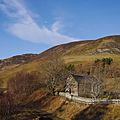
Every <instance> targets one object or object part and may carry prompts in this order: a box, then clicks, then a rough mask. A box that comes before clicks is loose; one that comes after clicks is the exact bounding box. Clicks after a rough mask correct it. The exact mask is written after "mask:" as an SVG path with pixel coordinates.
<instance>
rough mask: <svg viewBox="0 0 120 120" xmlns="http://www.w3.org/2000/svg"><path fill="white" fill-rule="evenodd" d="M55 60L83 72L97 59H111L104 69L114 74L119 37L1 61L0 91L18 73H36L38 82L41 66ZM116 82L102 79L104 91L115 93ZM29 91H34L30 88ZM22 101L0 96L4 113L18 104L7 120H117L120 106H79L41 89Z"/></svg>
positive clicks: (118, 61) (118, 58) (119, 51)
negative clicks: (104, 86) (50, 119)
mask: <svg viewBox="0 0 120 120" xmlns="http://www.w3.org/2000/svg"><path fill="white" fill-rule="evenodd" d="M55 57H58V58H62V59H63V60H64V62H65V64H66V65H69V64H73V65H75V67H76V66H79V65H82V67H81V66H79V69H80V70H81V69H82V70H84V72H86V71H87V70H88V69H89V66H91V65H93V64H94V63H95V60H96V59H102V58H109V57H110V58H112V59H113V63H112V65H111V66H109V67H108V66H107V67H108V68H110V70H111V72H112V73H114V70H116V69H120V36H119V35H118V36H108V37H104V38H100V39H97V40H85V41H77V42H71V43H67V44H62V45H58V46H55V47H53V48H50V49H48V50H46V51H44V52H43V53H40V54H35V55H34V54H24V55H18V56H14V57H11V58H8V59H4V60H1V61H0V81H2V82H0V83H3V84H1V87H4V88H7V82H8V81H9V80H10V78H12V77H14V76H15V75H16V73H17V72H19V71H23V72H24V71H25V72H30V73H31V72H33V73H34V72H38V74H39V76H40V78H41V77H42V76H44V75H45V73H43V67H42V65H43V64H46V63H47V61H49V60H50V59H54V58H55ZM87 72H88V71H87ZM87 72H86V73H87ZM28 75H29V74H28ZM18 77H19V76H18ZM22 77H23V78H24V80H25V76H24V75H23V76H22ZM29 77H30V79H31V78H32V79H33V78H34V79H35V80H36V77H33V76H29ZM115 79H116V78H114V76H110V75H108V76H107V78H106V79H104V81H103V83H104V84H105V85H106V90H107V91H109V92H114V88H116V86H117V83H116V82H115ZM118 79H119V78H118ZM40 80H41V81H42V82H45V81H44V80H43V79H40ZM19 82H21V81H19ZM23 83H25V82H23ZM19 84H20V83H19ZM11 85H12V83H11ZM15 87H16V86H15ZM20 87H21V88H22V87H23V84H20ZM28 87H32V88H34V87H33V86H28ZM11 88H13V86H11ZM15 89H16V88H15ZM25 89H26V88H25ZM20 90H21V89H20ZM23 91H24V89H23ZM18 93H19V92H18ZM5 94H6V93H5ZM8 95H9V94H8ZM16 95H18V94H17V93H16ZM19 95H21V96H22V95H23V98H24V96H25V94H24V93H22V94H21V93H19ZM7 97H8V98H9V99H10V98H11V99H10V102H8V98H7ZM15 98H17V99H15ZM21 98H22V97H21ZM21 98H20V96H16V97H15V96H13V98H12V97H10V96H7V94H6V95H5V96H3V98H2V96H0V103H1V105H2V106H3V108H5V109H7V108H6V107H7V106H5V105H8V104H9V105H11V107H10V108H9V109H10V110H11V109H12V107H13V106H12V104H13V103H14V102H13V100H14V99H15V105H17V104H18V103H19V104H18V106H17V108H14V107H13V108H14V110H13V111H14V112H13V113H10V114H11V115H10V116H7V117H10V118H9V119H13V120H14V119H15V120H16V119H18V120H19V119H35V118H37V117H38V116H39V117H40V116H41V118H42V117H45V118H46V117H47V118H52V119H53V120H54V119H55V120H60V119H61V120H71V119H73V120H83V119H85V120H93V119H96V120H108V119H111V120H117V119H119V118H120V116H119V115H120V114H119V111H120V106H119V105H117V104H116V105H112V104H109V105H99V104H98V105H85V104H79V103H75V102H73V101H68V100H67V99H66V98H64V97H60V96H52V95H50V94H48V93H47V92H46V91H44V90H43V89H40V88H39V89H35V90H34V91H32V92H31V94H29V95H28V96H27V98H24V99H23V98H22V99H21ZM20 100H22V103H20V102H19V101H20ZM3 103H6V104H3ZM9 105H8V106H9ZM15 107H16V106H15ZM1 108H2V107H1ZM0 117H1V114H0ZM47 118H46V119H47ZM3 120H4V119H3Z"/></svg>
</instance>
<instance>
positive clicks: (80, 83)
mask: <svg viewBox="0 0 120 120" xmlns="http://www.w3.org/2000/svg"><path fill="white" fill-rule="evenodd" d="M65 91H66V92H69V93H70V94H71V95H73V96H81V97H97V96H99V95H100V93H101V82H100V81H98V80H97V79H96V78H95V77H93V76H85V75H70V76H69V77H68V78H67V82H66V89H65Z"/></svg>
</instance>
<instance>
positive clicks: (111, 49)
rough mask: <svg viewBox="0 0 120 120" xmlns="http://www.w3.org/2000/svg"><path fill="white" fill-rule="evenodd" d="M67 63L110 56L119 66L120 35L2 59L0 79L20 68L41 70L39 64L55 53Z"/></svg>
mask: <svg viewBox="0 0 120 120" xmlns="http://www.w3.org/2000/svg"><path fill="white" fill-rule="evenodd" d="M56 54H57V56H60V57H61V58H62V59H64V61H65V63H67V64H69V63H72V64H81V63H82V64H83V65H85V64H91V63H93V62H94V60H95V59H97V58H103V57H112V58H113V60H114V64H117V66H118V67H119V68H120V35H117V36H108V37H104V38H101V39H97V40H86V41H78V42H71V43H67V44H62V45H58V46H55V47H53V48H50V49H48V50H46V51H45V52H43V53H41V54H39V55H32V54H30V55H22V56H15V57H12V58H9V59H6V60H3V62H1V63H7V65H6V64H2V69H1V70H0V80H3V81H5V82H4V84H3V85H4V86H6V82H7V81H8V79H9V78H11V77H12V76H13V75H15V73H16V72H18V71H20V70H25V71H29V72H31V71H42V69H41V68H40V65H41V64H43V63H45V62H46V61H48V60H49V59H50V58H51V57H52V56H54V55H56ZM6 61H7V62H6Z"/></svg>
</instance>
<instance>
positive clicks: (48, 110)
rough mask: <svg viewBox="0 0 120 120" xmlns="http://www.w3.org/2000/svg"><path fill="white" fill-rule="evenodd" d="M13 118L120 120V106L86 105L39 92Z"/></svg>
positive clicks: (13, 119)
mask: <svg viewBox="0 0 120 120" xmlns="http://www.w3.org/2000/svg"><path fill="white" fill-rule="evenodd" d="M23 106H24V107H20V108H19V109H18V111H19V112H14V114H13V115H12V116H11V118H12V120H16V119H17V120H21V119H23V118H24V119H26V120H28V119H33V118H34V117H36V116H45V117H48V118H52V119H53V120H119V118H120V105H117V104H116V105H114V104H111V105H85V104H79V103H75V102H73V101H68V100H67V99H66V98H64V97H59V96H51V95H48V94H47V93H46V92H44V91H41V90H38V91H35V92H34V93H33V94H32V95H30V96H29V97H28V98H27V99H26V101H24V104H23Z"/></svg>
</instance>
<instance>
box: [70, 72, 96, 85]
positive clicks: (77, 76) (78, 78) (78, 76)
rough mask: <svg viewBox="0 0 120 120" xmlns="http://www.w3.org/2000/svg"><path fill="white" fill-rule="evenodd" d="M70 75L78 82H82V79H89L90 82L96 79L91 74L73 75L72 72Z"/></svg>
mask: <svg viewBox="0 0 120 120" xmlns="http://www.w3.org/2000/svg"><path fill="white" fill-rule="evenodd" d="M72 77H73V78H74V79H75V80H76V81H77V82H78V83H80V82H82V81H83V80H88V81H91V82H95V81H97V79H96V78H95V77H93V76H88V75H73V74H72Z"/></svg>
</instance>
